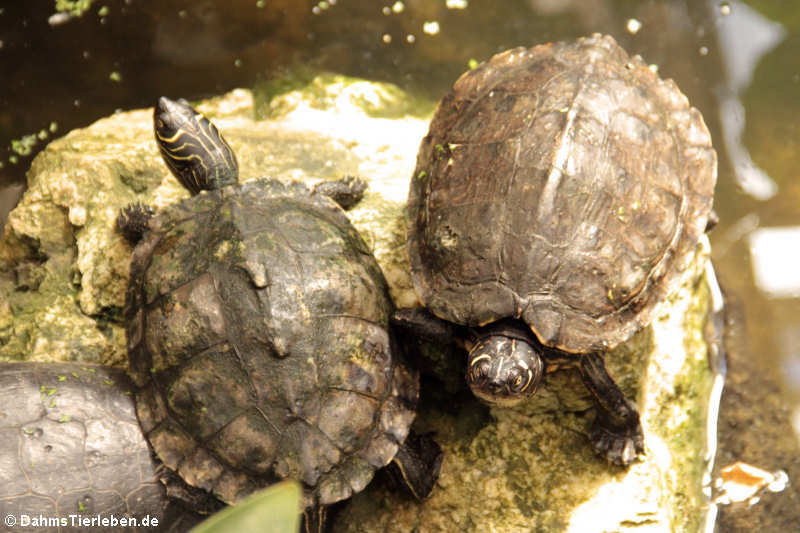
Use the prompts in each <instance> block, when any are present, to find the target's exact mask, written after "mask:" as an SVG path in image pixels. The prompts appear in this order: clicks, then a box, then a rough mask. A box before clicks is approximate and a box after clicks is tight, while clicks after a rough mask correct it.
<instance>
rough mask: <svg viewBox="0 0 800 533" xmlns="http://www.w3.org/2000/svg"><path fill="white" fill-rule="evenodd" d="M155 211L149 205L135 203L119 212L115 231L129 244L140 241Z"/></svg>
mask: <svg viewBox="0 0 800 533" xmlns="http://www.w3.org/2000/svg"><path fill="white" fill-rule="evenodd" d="M154 214H155V211H154V210H153V208H152V207H150V206H149V205H144V204H142V203H139V202H136V203H132V204H128V205H126V206H125V207H123V208H122V209H120V210H119V215H117V221H116V227H117V231H118V232H120V233H121V234H122V236H123V237H125V240H127V241H128V242H129V243H131V244H136V243H138V242H139V241H140V240H142V235H144V232H145V231H147V230H148V229H149V225H150V219H151V218H153V215H154Z"/></svg>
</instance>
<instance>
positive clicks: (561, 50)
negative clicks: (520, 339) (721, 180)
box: [407, 35, 716, 353]
mask: <svg viewBox="0 0 800 533" xmlns="http://www.w3.org/2000/svg"><path fill="white" fill-rule="evenodd" d="M411 181H412V183H411V187H410V193H409V203H408V208H407V222H408V226H409V235H408V237H409V239H408V241H409V242H408V246H409V248H408V249H409V257H410V262H411V269H412V278H413V281H414V285H415V288H416V290H417V293H418V296H419V297H420V299H421V300H422V303H423V304H424V305H425V306H427V307H428V308H429V309H430V310H431V311H432V312H433V313H434V314H436V315H438V316H439V317H441V318H443V319H446V320H449V321H452V322H455V323H458V324H465V325H483V324H486V323H489V322H492V321H495V320H497V319H500V318H505V317H515V318H521V319H522V320H524V321H525V322H526V323H527V324H528V325H529V326H530V327H531V329H532V330H533V332H534V333H535V334H536V335H537V336H538V337H539V339H540V340H541V341H542V342H543V343H544V344H546V345H548V346H553V347H557V348H560V349H562V350H565V351H567V352H575V353H582V352H588V351H592V350H598V349H606V348H609V347H613V346H615V345H617V344H618V343H620V342H623V341H625V340H627V339H628V338H629V337H630V336H631V335H632V334H633V333H634V332H635V331H636V330H637V329H639V328H640V327H642V326H643V325H645V324H647V323H648V322H649V321H650V319H651V317H652V315H653V312H654V310H655V309H656V307H657V304H658V303H660V302H661V301H663V300H664V299H665V297H666V295H667V294H669V293H670V292H671V291H673V290H674V289H675V288H676V286H677V284H678V283H679V282H680V280H681V278H682V272H683V271H685V270H686V268H687V266H688V264H689V263H690V262H691V260H692V258H693V256H694V253H695V250H696V248H697V241H698V238H699V237H700V235H701V234H702V233H703V232H704V230H705V227H706V224H707V220H708V217H709V213H710V211H711V206H712V200H713V191H714V184H715V182H716V153H715V152H714V150H713V149H712V147H711V138H710V135H709V133H708V129H707V128H706V125H705V124H704V122H703V119H702V117H701V115H700V113H699V112H698V111H697V110H696V109H694V108H692V107H690V106H689V103H688V101H687V98H686V97H685V96H684V95H683V94H682V93H681V92H680V91H679V89H678V88H677V86H676V85H675V83H674V82H673V81H672V80H666V81H664V80H661V79H659V77H658V76H657V75H656V74H655V73H654V72H653V71H652V70H651V69H650V68H648V67H647V66H646V65H645V64H644V62H643V61H642V60H641V58H640V57H638V56H635V57H629V56H628V55H627V54H626V53H625V51H624V50H623V49H622V48H620V47H619V46H618V45H617V44H616V42H615V41H614V40H613V39H612V38H611V37H608V36H600V35H594V36H592V37H589V38H582V39H579V40H577V41H575V42H571V43H555V44H547V45H541V46H536V47H534V48H531V49H524V48H516V49H513V50H509V51H506V52H504V53H501V54H498V55H496V56H494V57H492V58H491V59H490V60H489V61H488V62H486V63H484V64H482V65H481V66H479V67H477V68H475V69H474V70H471V71H469V72H467V73H465V74H463V75H462V76H461V77H460V78H459V79H458V80H457V81H456V83H455V84H454V86H453V90H452V91H451V92H450V93H449V94H448V95H446V96H445V97H444V99H443V100H442V101H441V102H440V104H439V106H438V108H437V110H436V113H435V115H434V117H433V120H432V122H431V125H430V131H429V133H428V135H427V136H426V137H425V138H424V139H423V141H422V143H421V147H420V151H419V155H418V158H417V167H416V169H415V171H414V175H413V178H412V180H411Z"/></svg>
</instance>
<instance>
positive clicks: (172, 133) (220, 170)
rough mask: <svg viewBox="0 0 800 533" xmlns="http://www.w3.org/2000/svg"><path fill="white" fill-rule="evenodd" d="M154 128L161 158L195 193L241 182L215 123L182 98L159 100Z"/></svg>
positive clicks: (182, 182)
mask: <svg viewBox="0 0 800 533" xmlns="http://www.w3.org/2000/svg"><path fill="white" fill-rule="evenodd" d="M153 129H154V131H155V137H156V143H157V144H158V149H159V151H160V152H161V157H163V158H164V162H165V163H166V164H167V167H169V170H170V172H172V175H173V176H175V178H176V179H177V180H178V181H179V182H180V183H181V185H183V186H184V187H186V188H187V189H188V190H189V192H191V193H192V194H197V193H198V192H200V191H201V190H213V189H221V188H222V187H226V186H228V185H235V184H236V183H238V181H239V164H238V163H237V162H236V156H235V155H234V153H233V150H231V147H230V146H228V143H227V142H225V139H223V138H222V135H220V134H219V131H218V130H217V128H216V127H215V126H214V124H213V123H212V122H211V121H210V120H208V119H207V118H206V117H204V116H203V115H202V114H200V113H198V112H197V111H195V110H194V108H193V107H192V106H190V105H189V102H187V101H186V100H184V99H183V98H181V99H180V100H170V99H169V98H167V97H165V96H162V97H161V98H159V99H158V104H157V105H156V107H155V111H154V112H153Z"/></svg>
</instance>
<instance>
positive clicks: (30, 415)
mask: <svg viewBox="0 0 800 533" xmlns="http://www.w3.org/2000/svg"><path fill="white" fill-rule="evenodd" d="M132 391H133V386H132V384H131V382H130V380H129V379H128V377H127V376H126V375H125V372H124V371H122V370H118V369H113V368H108V367H100V366H91V365H84V364H76V363H5V364H0V480H2V483H0V516H3V518H6V517H7V516H11V517H13V518H15V519H16V520H17V523H16V527H15V524H12V523H10V522H8V521H7V522H5V524H4V525H5V526H7V528H8V529H4V531H56V530H58V529H59V528H58V527H55V526H54V525H53V524H52V522H49V523H47V522H43V521H41V520H40V517H46V518H47V519H48V520H63V521H65V523H66V524H67V525H70V524H72V522H71V521H70V520H71V519H70V518H69V517H70V515H83V516H95V515H102V516H105V517H110V516H115V517H117V518H122V517H124V516H128V517H134V518H136V519H138V520H142V519H143V518H144V517H145V516H146V515H149V516H150V517H154V518H157V519H158V520H159V522H160V529H159V531H161V530H167V529H168V528H170V530H181V529H183V530H186V529H188V528H189V527H191V526H192V525H193V524H194V523H196V522H197V521H198V520H197V517H193V516H190V515H188V514H186V513H184V512H183V511H182V510H181V509H179V508H178V506H176V505H173V504H171V503H170V502H169V500H168V499H167V496H166V494H165V489H164V485H162V484H161V482H160V481H159V476H158V474H157V463H156V462H155V461H154V460H153V457H152V454H151V452H150V448H149V446H148V445H147V440H146V439H145V438H144V435H142V431H141V429H140V428H139V422H138V421H137V420H136V411H135V409H134V405H133V396H132ZM22 515H28V517H30V518H34V519H35V520H37V522H36V523H33V522H31V523H29V524H27V525H25V524H23V523H21V522H20V520H22ZM63 529H69V530H72V528H70V527H67V528H63ZM115 530H116V529H115ZM119 530H124V531H134V530H137V528H133V527H131V528H122V527H121V528H119Z"/></svg>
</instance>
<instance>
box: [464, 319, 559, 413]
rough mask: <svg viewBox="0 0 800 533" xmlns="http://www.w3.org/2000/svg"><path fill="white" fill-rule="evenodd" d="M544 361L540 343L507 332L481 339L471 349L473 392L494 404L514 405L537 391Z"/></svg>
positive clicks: (469, 376) (469, 379)
mask: <svg viewBox="0 0 800 533" xmlns="http://www.w3.org/2000/svg"><path fill="white" fill-rule="evenodd" d="M543 370H544V363H543V362H542V356H541V354H540V353H539V352H538V351H537V350H536V347H535V346H534V345H533V344H531V343H529V342H527V341H525V340H523V339H517V338H514V337H508V336H506V335H489V336H486V337H483V338H481V339H479V340H478V341H477V342H476V343H475V345H474V346H473V347H472V349H471V350H470V352H469V356H468V364H467V384H468V385H469V388H470V389H471V390H472V393H473V394H474V395H475V396H477V397H478V398H480V399H481V400H483V401H485V402H486V403H489V404H493V405H502V406H510V405H514V404H517V403H519V402H521V401H522V400H525V399H527V398H529V397H531V396H533V394H534V393H535V392H536V389H537V388H538V387H539V384H540V383H541V381H542V374H543Z"/></svg>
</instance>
